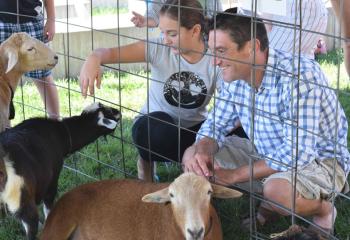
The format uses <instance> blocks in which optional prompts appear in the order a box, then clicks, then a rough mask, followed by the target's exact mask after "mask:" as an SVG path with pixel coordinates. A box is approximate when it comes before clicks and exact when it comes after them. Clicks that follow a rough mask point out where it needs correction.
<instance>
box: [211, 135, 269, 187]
mask: <svg viewBox="0 0 350 240" xmlns="http://www.w3.org/2000/svg"><path fill="white" fill-rule="evenodd" d="M257 159H258V156H257V152H256V149H255V146H254V145H253V144H252V142H251V141H250V140H249V139H247V138H242V137H239V136H237V135H232V136H228V137H226V138H225V142H224V144H223V146H222V147H221V148H220V149H219V151H218V152H217V153H216V154H215V162H216V163H217V164H218V165H219V166H220V167H221V168H223V169H235V168H238V167H241V166H244V165H247V164H249V161H252V162H254V161H256V160H257ZM214 174H215V172H214ZM236 185H237V186H238V187H240V188H242V189H244V190H246V191H250V190H251V189H250V183H249V182H245V183H238V184H236ZM253 192H255V193H262V184H261V182H260V181H256V180H254V181H253Z"/></svg>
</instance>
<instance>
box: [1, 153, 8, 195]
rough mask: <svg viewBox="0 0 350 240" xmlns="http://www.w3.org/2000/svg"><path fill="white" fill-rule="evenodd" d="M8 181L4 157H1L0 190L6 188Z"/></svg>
mask: <svg viewBox="0 0 350 240" xmlns="http://www.w3.org/2000/svg"><path fill="white" fill-rule="evenodd" d="M0 151H1V149H0ZM6 181H7V174H6V167H5V163H4V159H2V158H0V192H2V191H3V190H4V188H5V185H6Z"/></svg>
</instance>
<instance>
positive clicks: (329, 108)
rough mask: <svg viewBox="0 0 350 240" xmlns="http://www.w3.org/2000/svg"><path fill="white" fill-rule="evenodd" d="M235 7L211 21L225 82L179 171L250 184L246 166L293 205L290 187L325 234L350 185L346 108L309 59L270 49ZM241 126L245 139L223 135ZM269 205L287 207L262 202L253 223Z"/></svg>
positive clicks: (269, 191) (257, 25) (268, 192)
mask: <svg viewBox="0 0 350 240" xmlns="http://www.w3.org/2000/svg"><path fill="white" fill-rule="evenodd" d="M229 13H230V14H229ZM233 13H236V11H235V9H228V10H226V11H225V13H221V14H218V15H216V18H214V19H213V20H212V23H211V24H210V27H209V30H210V34H209V47H210V49H211V50H212V51H213V53H214V56H215V60H214V64H216V65H218V66H219V67H220V68H221V69H222V74H223V80H224V81H223V82H222V84H221V86H220V88H219V94H220V95H219V97H218V98H217V99H216V104H215V108H214V110H213V112H212V113H211V114H210V115H209V117H208V119H207V120H206V121H205V122H204V123H203V125H202V127H201V129H200V130H199V132H198V134H197V140H196V142H195V144H193V145H192V146H191V147H189V148H188V149H187V150H186V152H185V154H184V157H183V167H184V170H185V171H193V172H195V173H197V174H199V175H204V176H213V175H214V177H215V178H216V179H217V181H218V182H220V183H222V184H226V185H231V184H237V183H244V182H249V180H250V178H251V171H250V170H251V168H250V166H252V167H253V171H252V178H253V179H255V180H257V183H259V182H260V181H258V180H262V179H264V181H263V185H262V192H263V195H264V197H265V198H266V199H267V200H269V201H270V202H271V201H273V202H275V203H277V204H279V205H282V206H283V207H285V208H288V209H291V208H292V204H293V200H292V196H293V194H292V193H293V188H294V186H296V194H295V196H296V198H295V209H294V210H295V213H296V214H298V215H302V216H312V217H313V218H312V221H313V223H315V224H316V225H318V226H319V227H320V228H322V229H323V230H324V232H326V233H327V234H329V233H331V232H332V228H333V223H334V219H335V216H336V209H335V208H334V207H333V206H332V204H331V202H330V200H331V199H332V196H334V195H335V194H337V193H339V192H342V191H347V190H348V184H347V182H346V176H347V174H348V172H349V170H350V154H349V152H348V150H347V140H346V139H347V128H348V124H347V120H346V117H345V114H344V111H343V109H342V108H341V106H340V104H339V102H338V100H337V97H336V94H335V92H334V91H333V90H332V89H330V88H329V87H328V84H327V79H326V76H325V75H324V74H323V72H322V71H321V69H320V67H319V65H318V64H317V63H316V62H315V61H313V60H310V59H308V58H303V57H301V58H300V59H298V58H295V59H294V58H293V56H292V54H290V53H286V52H281V51H278V50H274V49H271V48H269V47H268V38H267V34H266V29H265V26H264V24H263V23H262V21H261V20H259V19H256V18H255V19H253V25H252V18H251V17H247V16H242V15H235V14H233ZM214 23H215V25H214ZM252 26H253V28H254V29H255V31H254V32H253V35H256V36H255V39H254V38H252V32H251V28H252ZM298 66H299V67H298ZM299 71H300V72H299ZM298 74H300V75H299V78H298ZM239 124H241V125H242V126H243V129H244V130H245V132H246V133H247V134H248V136H249V138H250V139H251V141H249V140H248V139H242V138H238V137H236V136H228V137H226V135H227V134H228V133H229V131H230V130H231V129H232V128H235V127H236V126H238V125H239ZM295 172H296V173H297V174H296V182H295V181H294V180H295V178H294V176H295V174H294V173H295ZM333 172H335V175H334V174H333ZM333 183H334V190H335V194H334V192H333V191H332V189H333ZM271 211H274V212H277V213H279V214H283V215H288V214H289V213H290V211H285V210H283V209H282V208H280V207H278V206H277V205H274V204H267V203H265V204H262V205H261V206H260V208H259V212H258V215H257V221H258V223H260V224H264V223H265V221H266V220H268V219H267V217H268V215H270V214H271ZM267 213H268V214H267Z"/></svg>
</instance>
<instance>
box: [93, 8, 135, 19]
mask: <svg viewBox="0 0 350 240" xmlns="http://www.w3.org/2000/svg"><path fill="white" fill-rule="evenodd" d="M128 12H129V10H128V9H127V8H117V7H93V8H92V16H93V17H96V16H106V15H117V14H124V13H128Z"/></svg>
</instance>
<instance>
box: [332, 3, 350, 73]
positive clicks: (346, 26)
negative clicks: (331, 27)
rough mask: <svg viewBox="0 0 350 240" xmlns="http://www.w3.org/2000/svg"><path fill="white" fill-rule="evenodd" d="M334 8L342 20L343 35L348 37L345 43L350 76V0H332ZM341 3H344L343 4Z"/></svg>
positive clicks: (339, 19) (347, 69)
mask: <svg viewBox="0 0 350 240" xmlns="http://www.w3.org/2000/svg"><path fill="white" fill-rule="evenodd" d="M331 3H332V7H333V10H334V12H335V15H336V16H337V18H338V21H341V25H342V32H343V36H344V37H345V38H347V41H345V42H344V43H343V44H342V45H343V49H344V61H345V68H346V71H347V73H348V75H349V76H350V1H348V0H331ZM341 3H343V5H342V6H341Z"/></svg>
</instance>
